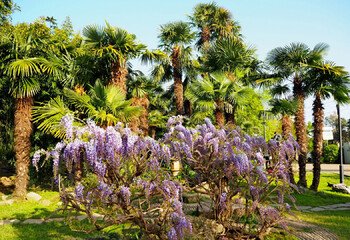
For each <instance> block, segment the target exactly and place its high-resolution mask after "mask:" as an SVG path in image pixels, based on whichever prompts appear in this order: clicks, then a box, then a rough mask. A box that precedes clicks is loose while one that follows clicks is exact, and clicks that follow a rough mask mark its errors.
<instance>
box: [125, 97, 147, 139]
mask: <svg viewBox="0 0 350 240" xmlns="http://www.w3.org/2000/svg"><path fill="white" fill-rule="evenodd" d="M131 101H132V103H131V105H132V106H139V107H141V108H142V112H141V115H140V116H139V117H138V118H133V119H132V120H131V121H130V124H129V126H130V128H131V130H133V131H134V132H138V131H139V130H140V131H141V132H142V135H143V136H147V135H148V106H149V101H148V98H147V97H142V98H137V97H133V98H132V99H131Z"/></svg>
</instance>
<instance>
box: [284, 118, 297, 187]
mask: <svg viewBox="0 0 350 240" xmlns="http://www.w3.org/2000/svg"><path fill="white" fill-rule="evenodd" d="M291 133H292V120H291V119H290V116H289V115H287V114H285V115H283V116H282V137H283V139H288V138H289V136H290V134H291ZM293 160H294V159H289V162H288V174H289V181H290V183H292V184H295V179H294V173H293V166H292V161H293Z"/></svg>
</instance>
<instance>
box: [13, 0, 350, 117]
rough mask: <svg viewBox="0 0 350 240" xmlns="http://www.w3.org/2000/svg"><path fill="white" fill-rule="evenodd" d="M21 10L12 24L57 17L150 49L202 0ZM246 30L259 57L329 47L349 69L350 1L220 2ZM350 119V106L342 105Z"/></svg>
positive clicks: (50, 1)
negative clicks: (292, 48) (109, 28)
mask: <svg viewBox="0 0 350 240" xmlns="http://www.w3.org/2000/svg"><path fill="white" fill-rule="evenodd" d="M14 2H15V3H16V4H17V5H19V6H20V8H21V11H20V12H17V13H15V14H14V15H13V19H12V20H13V23H17V22H23V21H25V22H31V21H33V20H35V19H36V18H38V17H40V16H53V17H54V18H56V19H57V20H58V23H62V21H63V20H64V19H65V17H66V16H69V17H70V18H71V20H72V23H73V26H74V29H75V31H77V32H79V31H81V30H82V29H83V27H84V26H86V25H89V24H99V25H103V24H104V22H105V21H106V20H107V21H108V22H109V23H111V24H112V25H115V26H118V27H122V28H125V29H126V30H128V31H129V32H131V33H134V34H136V36H137V38H138V39H139V40H140V41H141V42H142V43H144V44H146V45H147V46H148V47H149V48H151V49H152V48H156V47H157V45H158V39H157V35H158V32H159V26H160V25H161V24H164V23H167V22H171V21H177V20H187V16H188V15H189V14H191V12H192V10H193V7H194V6H195V5H196V4H197V3H199V2H208V1H197V0H172V1H171V0H162V1H161V0H100V1H96V0H94V1H93V0H70V1H68V0H14ZM216 2H217V4H218V5H220V6H223V7H225V8H227V9H229V10H230V11H231V12H232V14H233V17H234V19H235V20H236V21H238V22H239V23H240V25H241V27H242V33H243V35H244V38H245V41H246V42H247V43H248V44H250V45H251V46H253V47H255V48H256V49H257V54H258V57H259V58H260V59H262V60H263V59H265V57H266V54H267V53H268V52H269V51H270V50H271V49H273V48H275V47H279V46H284V45H286V44H289V43H291V42H303V43H306V44H307V45H309V46H310V47H313V46H314V45H315V44H317V43H319V42H325V43H327V44H329V45H330V50H329V53H328V55H327V57H326V58H327V59H329V60H332V61H334V62H335V63H336V64H338V65H342V66H345V68H346V70H347V71H350V57H349V55H350V44H349V42H350V27H349V23H350V1H348V0H288V1H287V0H249V1H248V0H221V1H219V0H218V1H216ZM311 102H312V100H311V99H308V101H307V103H306V118H307V120H308V121H311V119H312V116H311ZM334 111H335V104H334V103H333V102H332V101H327V102H326V103H325V112H326V115H329V114H330V113H332V112H334ZM342 112H343V116H344V117H346V118H350V106H349V105H348V106H343V107H342Z"/></svg>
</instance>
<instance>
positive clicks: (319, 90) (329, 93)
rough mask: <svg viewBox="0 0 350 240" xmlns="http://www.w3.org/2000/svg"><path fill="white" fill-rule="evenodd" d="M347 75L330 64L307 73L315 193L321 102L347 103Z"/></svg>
mask: <svg viewBox="0 0 350 240" xmlns="http://www.w3.org/2000/svg"><path fill="white" fill-rule="evenodd" d="M349 83H350V79H349V75H348V73H347V72H346V71H345V70H344V67H341V66H336V65H335V64H334V63H332V62H320V63H318V64H315V65H313V66H312V69H311V70H310V71H309V73H308V77H307V82H306V89H307V91H308V92H309V93H312V94H313V95H314V97H315V99H314V102H313V117H314V121H313V129H314V131H313V132H314V139H313V161H314V168H313V179H312V184H311V187H310V188H311V189H312V190H315V191H317V189H318V185H319V183H320V173H321V157H322V149H323V134H322V132H323V121H324V110H323V109H324V108H323V103H322V101H323V100H325V99H328V98H330V97H333V98H334V100H336V101H337V102H338V103H345V102H349V100H350V98H349V88H348V84H349Z"/></svg>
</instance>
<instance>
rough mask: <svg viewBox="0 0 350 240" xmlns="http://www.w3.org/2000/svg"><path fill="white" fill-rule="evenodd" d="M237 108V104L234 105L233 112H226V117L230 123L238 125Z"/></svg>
mask: <svg viewBox="0 0 350 240" xmlns="http://www.w3.org/2000/svg"><path fill="white" fill-rule="evenodd" d="M236 110H237V105H236V104H235V105H233V109H232V113H225V119H226V122H227V123H228V124H232V125H236V115H235V114H236Z"/></svg>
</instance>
